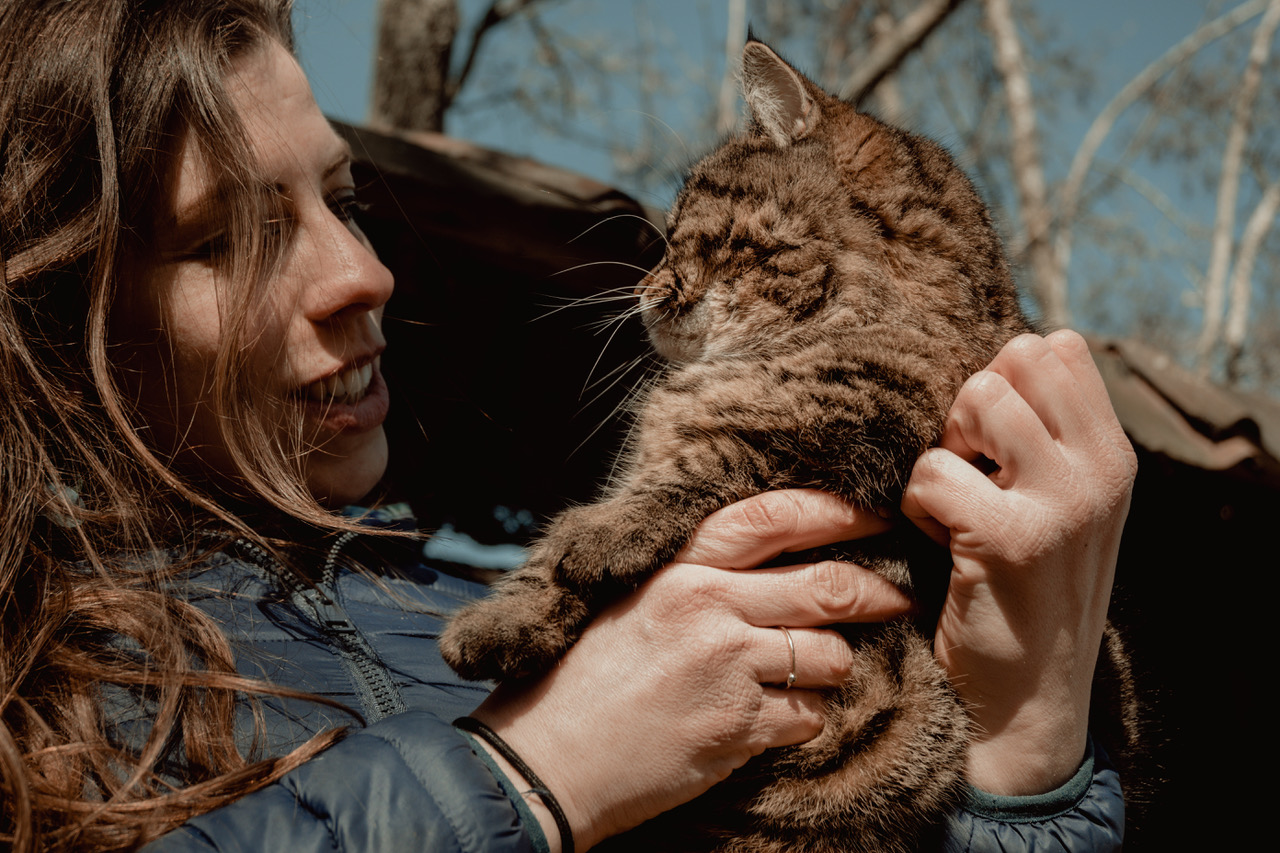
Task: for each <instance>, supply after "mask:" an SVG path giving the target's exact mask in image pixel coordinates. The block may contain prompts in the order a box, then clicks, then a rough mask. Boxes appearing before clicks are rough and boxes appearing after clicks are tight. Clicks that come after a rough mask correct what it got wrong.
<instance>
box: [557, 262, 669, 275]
mask: <svg viewBox="0 0 1280 853" xmlns="http://www.w3.org/2000/svg"><path fill="white" fill-rule="evenodd" d="M600 266H613V267H626V268H627V269H633V270H636V271H637V272H639V273H640V274H641V275H648V274H649V268H648V267H642V266H640V265H639V264H633V263H629V262H627V261H584V262H583V263H580V264H578V265H577V266H572V267H568V268H566V269H562V270H560V271H559V272H553V273H552V274H551V275H552V276H557V275H564V274H566V273H571V272H574V271H575V270H581V269H586V268H587V267H600Z"/></svg>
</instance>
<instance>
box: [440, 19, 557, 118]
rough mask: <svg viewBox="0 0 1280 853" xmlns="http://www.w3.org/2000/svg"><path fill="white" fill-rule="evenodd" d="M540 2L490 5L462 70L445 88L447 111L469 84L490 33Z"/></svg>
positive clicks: (472, 38) (478, 27) (477, 27)
mask: <svg viewBox="0 0 1280 853" xmlns="http://www.w3.org/2000/svg"><path fill="white" fill-rule="evenodd" d="M537 2H539V0H507V2H505V3H504V2H502V0H493V2H492V3H490V4H489V8H488V9H487V10H486V11H485V13H484V17H483V18H481V19H480V23H479V24H477V25H476V30H475V32H474V33H472V34H471V45H470V47H468V48H467V58H466V59H465V60H464V61H463V63H462V68H460V69H459V70H458V73H457V74H456V75H454V76H453V77H452V78H451V79H450V80H449V82H448V84H447V86H446V88H445V109H448V107H449V105H450V104H452V103H453V102H454V100H455V99H456V98H457V97H458V92H460V91H461V90H462V86H463V84H464V83H466V82H467V78H468V77H469V76H470V75H471V69H472V68H473V67H474V66H475V64H476V56H477V55H479V53H480V45H481V44H482V43H483V42H484V38H485V36H486V35H488V34H489V32H490V31H491V30H492V29H493V28H494V27H496V26H498V25H499V24H501V23H503V22H505V21H507V20H509V19H511V18H514V17H515V16H516V15H518V14H520V13H521V12H523V11H524V10H525V9H527V8H528V7H530V6H532V5H533V4H534V3H537Z"/></svg>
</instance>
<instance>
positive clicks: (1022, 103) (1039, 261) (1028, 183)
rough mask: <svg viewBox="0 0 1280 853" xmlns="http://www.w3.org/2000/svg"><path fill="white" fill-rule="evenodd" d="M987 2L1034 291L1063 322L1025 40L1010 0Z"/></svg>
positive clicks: (1048, 316)
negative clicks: (1023, 40) (1014, 18)
mask: <svg viewBox="0 0 1280 853" xmlns="http://www.w3.org/2000/svg"><path fill="white" fill-rule="evenodd" d="M984 6H985V9H986V22H987V29H988V30H989V31H990V33H991V43H992V47H993V49H994V52H995V64H996V68H997V69H998V70H999V72H1000V76H1001V78H1002V79H1003V80H1004V91H1005V101H1006V106H1007V107H1008V111H1009V128H1010V132H1011V134H1012V136H1013V150H1012V166H1013V180H1014V184H1015V186H1016V188H1017V191H1018V208H1019V212H1020V214H1021V220H1022V228H1023V231H1024V232H1025V244H1026V253H1027V259H1028V261H1029V265H1030V267H1031V272H1032V278H1033V286H1032V291H1033V293H1034V295H1035V297H1036V301H1037V302H1038V303H1039V305H1040V310H1041V311H1042V312H1044V320H1045V322H1046V323H1047V324H1048V325H1050V326H1064V325H1066V324H1067V323H1068V321H1069V320H1070V314H1069V312H1068V310H1067V289H1066V286H1065V282H1064V281H1062V280H1061V279H1059V278H1058V276H1057V275H1056V274H1055V273H1056V265H1055V264H1054V259H1053V246H1052V245H1051V244H1050V242H1049V204H1048V190H1047V189H1046V186H1045V180H1044V165H1043V162H1042V161H1041V159H1040V142H1039V139H1038V138H1037V135H1036V110H1035V103H1034V101H1033V100H1032V97H1031V76H1030V74H1028V72H1027V62H1026V58H1025V56H1024V55H1023V52H1022V39H1021V38H1020V37H1019V36H1018V28H1017V25H1016V24H1015V23H1014V20H1013V12H1012V10H1011V9H1010V8H1009V0H984Z"/></svg>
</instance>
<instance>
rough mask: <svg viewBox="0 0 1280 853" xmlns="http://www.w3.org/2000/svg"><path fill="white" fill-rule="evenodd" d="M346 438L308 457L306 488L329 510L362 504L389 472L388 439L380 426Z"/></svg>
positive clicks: (331, 443)
mask: <svg viewBox="0 0 1280 853" xmlns="http://www.w3.org/2000/svg"><path fill="white" fill-rule="evenodd" d="M343 438H345V439H346V440H336V441H333V442H328V443H326V445H325V446H324V447H320V448H316V449H315V450H312V451H311V452H310V453H309V454H307V467H306V482H307V488H308V489H310V490H311V494H312V495H313V496H314V497H315V499H316V500H317V501H318V502H319V503H320V505H321V506H324V507H326V508H328V509H341V508H342V507H344V506H348V505H349V504H354V503H359V502H360V499H361V498H363V497H364V496H365V495H367V494H369V493H370V492H371V491H373V488H374V486H376V485H377V484H378V481H379V480H381V479H382V475H383V474H384V473H385V472H386V470H387V436H386V433H385V432H384V431H383V429H382V427H381V426H378V427H375V428H374V429H371V430H368V431H366V432H363V433H361V434H359V435H358V436H350V437H346V436H344V437H343Z"/></svg>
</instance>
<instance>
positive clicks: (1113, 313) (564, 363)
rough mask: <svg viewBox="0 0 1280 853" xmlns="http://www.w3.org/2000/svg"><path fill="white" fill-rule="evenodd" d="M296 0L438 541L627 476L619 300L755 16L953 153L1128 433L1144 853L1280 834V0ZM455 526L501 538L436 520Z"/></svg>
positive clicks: (512, 524)
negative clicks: (1273, 735)
mask: <svg viewBox="0 0 1280 853" xmlns="http://www.w3.org/2000/svg"><path fill="white" fill-rule="evenodd" d="M295 20H296V27H297V31H298V37H299V43H298V52H299V54H300V58H301V61H302V63H303V65H304V67H305V68H306V69H307V71H308V73H309V75H310V76H311V80H312V84H313V87H314V89H315V92H316V96H317V99H318V101H319V103H320V105H321V107H322V109H324V110H325V112H326V113H327V114H328V115H330V116H331V117H332V118H334V119H335V120H336V121H337V123H338V126H339V129H340V131H341V132H342V133H344V134H345V135H346V136H347V137H348V139H349V140H350V141H351V143H352V147H353V150H354V151H355V152H356V156H357V160H358V163H357V166H358V170H357V179H358V180H359V181H360V182H361V185H362V186H361V192H362V195H363V197H364V198H365V200H367V201H368V202H370V204H371V208H370V211H369V213H368V215H367V217H366V218H365V220H364V224H365V227H366V230H367V231H368V233H369V234H370V237H371V238H372V239H373V241H374V243H375V245H376V247H377V248H378V250H379V252H380V254H381V255H382V257H383V259H384V260H385V261H386V262H387V263H388V265H389V266H391V267H392V269H393V271H394V272H395V274H396V277H397V294H396V296H395V297H394V300H393V302H392V304H391V306H389V308H388V313H387V318H386V321H385V325H386V327H387V334H388V338H389V340H390V342H391V348H390V349H389V351H388V355H387V358H386V359H384V362H383V365H384V372H385V373H386V374H387V376H388V382H389V384H390V385H391V387H392V388H393V389H394V399H393V408H392V418H391V420H390V421H389V422H388V431H389V434H390V436H391V440H392V442H393V460H394V464H393V468H392V471H391V475H390V478H389V488H390V489H391V492H392V494H393V495H394V496H396V497H403V498H406V499H408V500H410V501H411V502H412V503H413V504H414V506H415V508H416V509H417V511H418V513H419V515H420V517H421V518H422V520H423V521H424V523H425V524H427V525H428V526H429V527H431V528H433V529H439V530H442V531H444V532H445V534H446V535H441V536H438V537H436V539H435V540H433V543H432V547H438V548H439V550H438V551H437V552H436V553H435V555H434V557H433V558H434V559H437V560H457V561H459V562H466V563H468V564H471V565H472V566H474V565H476V564H489V565H492V566H495V567H496V566H501V565H504V564H510V563H511V562H513V561H518V560H519V554H520V552H519V549H518V547H515V546H516V545H518V544H519V543H520V542H522V541H524V540H525V539H526V538H527V537H528V536H529V535H530V533H531V532H532V531H533V530H534V529H535V528H536V527H537V525H538V524H539V523H540V522H541V521H543V520H545V518H546V517H548V516H549V515H551V514H553V513H554V512H556V511H558V510H559V509H561V508H563V507H564V506H565V505H566V504H567V503H570V502H574V501H585V500H589V499H590V498H591V497H592V495H593V494H594V492H595V491H596V489H597V488H598V487H599V485H600V484H601V483H602V482H603V481H604V480H605V479H607V477H608V475H609V471H610V466H611V460H612V458H613V453H614V451H615V449H616V448H617V447H618V445H619V442H620V441H621V437H622V435H623V433H624V432H625V429H626V419H625V416H624V415H623V414H621V411H622V409H623V408H624V407H625V399H626V395H627V391H628V389H629V388H631V387H633V386H634V385H635V384H637V383H638V382H639V381H640V378H641V377H642V376H643V375H644V371H645V369H646V359H647V358H648V356H647V355H646V352H647V348H646V344H645V341H644V335H643V330H642V329H641V328H640V327H639V324H638V323H636V322H634V321H624V320H618V319H615V318H616V317H617V316H618V315H619V314H620V313H621V312H622V311H623V310H624V309H625V306H626V305H627V304H628V303H627V302H626V301H625V298H626V294H627V293H628V292H629V291H630V288H631V287H632V286H633V285H634V283H635V282H636V281H637V280H638V279H639V277H640V275H641V274H642V272H643V270H645V269H648V268H649V267H650V266H651V265H652V264H653V263H655V262H656V261H657V259H658V257H659V256H660V254H661V227H662V222H663V217H664V211H665V209H666V207H667V206H668V205H669V204H670V202H671V200H672V199H673V197H674V195H675V192H676V191H677V189H678V187H679V183H680V179H681V175H682V172H683V170H684V169H685V168H686V167H687V166H688V165H689V164H691V163H692V162H693V161H694V160H695V159H696V158H697V157H698V156H700V155H701V154H702V153H705V152H706V151H707V150H709V149H710V148H711V147H712V146H714V145H715V144H716V142H717V140H719V139H720V138H722V137H723V136H725V135H727V134H728V133H730V132H732V131H733V129H734V128H735V127H736V126H738V125H739V123H740V121H741V109H742V108H741V103H740V100H739V98H738V97H737V89H736V82H735V73H736V70H737V69H736V62H737V57H738V56H739V55H740V52H741V48H742V44H743V42H744V41H745V39H746V35H747V30H748V26H750V27H751V28H752V30H753V31H754V33H755V34H756V35H757V36H758V37H760V38H762V39H763V40H765V41H767V42H769V43H770V44H772V45H773V46H774V47H775V48H777V49H778V50H779V51H780V52H781V53H782V54H783V55H785V56H786V57H788V58H789V59H790V60H791V61H792V62H793V63H794V64H796V65H797V66H798V67H799V68H801V69H802V70H804V71H805V72H806V73H808V74H809V76H811V77H812V78H813V79H814V80H815V81H817V82H819V83H820V84H822V85H823V86H825V87H826V88H828V89H830V90H833V91H837V92H840V93H841V94H842V95H844V96H845V97H846V98H849V99H851V100H853V101H855V102H856V103H858V104H859V105H860V106H861V107H863V108H864V109H867V110H869V111H872V112H874V113H876V114H878V115H879V116H881V117H882V118H885V119H887V120H890V121H894V122H897V123H899V124H902V125H903V126H905V127H907V128H909V129H911V130H914V131H916V132H920V133H924V134H926V135H929V136H931V137H933V138H935V139H937V140H939V141H940V142H942V143H943V144H945V145H946V146H947V147H948V148H950V149H951V151H952V152H953V153H954V154H955V155H956V157H957V159H958V160H959V161H960V162H961V164H962V165H963V166H964V167H965V168H966V169H967V171H968V172H969V173H970V175H971V176H972V177H973V178H974V179H975V181H976V183H977V184H978V185H979V189H980V190H981V191H982V192H983V194H984V196H985V198H986V199H987V200H988V202H989V203H990V205H991V207H992V209H993V211H994V213H995V215H996V218H997V220H998V221H999V222H1000V224H1001V228H1002V231H1003V233H1004V235H1005V239H1006V244H1007V249H1008V252H1009V255H1010V257H1011V260H1012V261H1013V263H1014V265H1015V267H1016V271H1017V276H1018V279H1019V281H1020V284H1021V286H1022V288H1023V291H1024V295H1025V299H1026V301H1027V305H1028V307H1029V308H1030V310H1031V311H1032V313H1034V314H1035V315H1036V316H1038V317H1040V318H1042V320H1043V321H1044V323H1045V325H1046V327H1049V328H1052V327H1059V326H1071V327H1074V328H1077V329H1079V330H1080V331H1082V332H1084V333H1085V334H1086V336H1087V337H1088V339H1089V341H1090V345H1091V348H1092V350H1093V353H1094V357H1095V360H1096V361H1097V363H1098V365H1099V368H1100V370H1101V371H1102V373H1103V376H1104V378H1105V379H1106V381H1107V384H1108V390H1109V391H1110V393H1111V396H1112V401H1113V403H1114V405H1115V407H1116V410H1117V414H1118V415H1119V417H1120V419H1121V422H1122V423H1123V425H1124V427H1125V429H1126V432H1127V433H1128V435H1129V437H1130V439H1131V440H1132V441H1133V443H1134V445H1135V448H1136V450H1137V452H1138V455H1139V460H1140V469H1139V475H1138V482H1137V486H1136V490H1135V495H1134V503H1133V508H1132V511H1131V513H1130V518H1129V522H1128V526H1127V527H1126V531H1125V539H1124V550H1123V553H1122V555H1121V562H1120V566H1119V570H1118V576H1117V590H1116V595H1115V599H1114V605H1113V612H1112V618H1113V621H1115V622H1116V623H1117V624H1119V625H1120V626H1121V627H1122V628H1123V630H1124V631H1125V633H1126V635H1127V637H1128V639H1129V642H1130V645H1131V646H1132V647H1133V654H1134V659H1135V665H1136V668H1137V675H1138V678H1139V684H1140V687H1141V690H1142V696H1143V699H1144V701H1145V703H1146V709H1147V721H1146V727H1147V728H1146V736H1145V744H1146V749H1145V754H1144V755H1142V756H1141V757H1140V762H1139V767H1138V769H1136V770H1135V771H1134V772H1132V773H1130V774H1129V776H1128V777H1127V779H1126V782H1127V784H1128V785H1129V797H1130V804H1131V810H1130V824H1129V831H1130V834H1129V838H1128V840H1127V844H1126V847H1127V849H1129V850H1166V849H1177V850H1184V849H1185V850H1195V849H1224V850H1232V849H1237V848H1239V849H1245V848H1252V847H1253V846H1255V845H1256V844H1257V842H1258V837H1257V833H1258V832H1262V833H1263V837H1266V836H1268V835H1269V831H1268V830H1266V829H1265V826H1266V818H1265V815H1266V813H1267V812H1266V803H1267V802H1269V798H1268V799H1264V798H1267V797H1268V794H1269V792H1268V790H1267V786H1266V784H1265V781H1263V780H1265V779H1268V778H1270V772H1271V768H1270V757H1271V754H1272V753H1273V752H1274V749H1273V748H1272V747H1270V746H1268V745H1267V744H1268V743H1269V738H1268V737H1267V734H1266V733H1267V732H1268V731H1269V730H1270V721H1271V719H1272V717H1273V716H1274V715H1273V714H1272V713H1270V712H1269V711H1268V710H1267V708H1268V706H1269V702H1270V701H1271V700H1267V699H1266V698H1265V692H1266V690H1267V689H1268V688H1266V687H1265V684H1266V680H1265V679H1262V678H1261V677H1260V674H1261V673H1264V672H1266V671H1267V669H1266V663H1267V662H1268V661H1269V658H1270V655H1269V654H1268V652H1269V649H1270V646H1271V643H1272V639H1271V632H1270V629H1269V625H1270V624H1271V623H1272V621H1273V619H1274V617H1273V611H1274V604H1273V602H1274V595H1273V591H1274V589H1275V581H1274V580H1273V575H1274V571H1273V570H1274V568H1275V565H1276V558H1275V556H1274V550H1275V549H1274V544H1273V539H1274V537H1273V531H1274V530H1275V529H1276V526H1277V519H1280V403H1278V402H1277V398H1280V233H1277V232H1280V229H1277V228H1276V227H1274V226H1275V224H1276V219H1277V210H1278V209H1280V127H1278V125H1280V74H1278V73H1277V71H1278V70H1280V69H1278V68H1277V64H1278V63H1280V57H1278V56H1277V51H1276V47H1277V44H1276V42H1277V39H1276V31H1277V27H1278V26H1280V0H1222V2H1217V0H1202V2H1194V0H1107V2H1104V1H1103V0H1074V2H1049V0H861V1H860V2H858V0H790V2H782V0H634V2H621V0H297V5H296V15H295ZM612 297H621V298H622V299H623V301H618V299H615V298H612ZM463 532H465V533H466V534H468V535H469V537H474V538H475V539H478V540H480V541H481V542H482V543H486V544H490V545H492V544H493V543H499V542H502V543H508V545H507V546H506V550H497V551H495V550H494V549H492V548H488V549H480V550H479V551H471V552H463V551H460V550H458V549H457V548H454V547H445V543H446V542H447V540H448V536H449V535H452V536H454V538H455V541H463V540H465V539H467V538H468V537H463V536H462V535H461V534H462V533H463ZM1245 578H1248V580H1244V579H1245ZM1246 816H1247V817H1246ZM1264 843H1265V842H1264Z"/></svg>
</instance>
